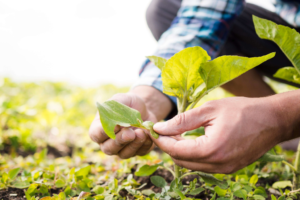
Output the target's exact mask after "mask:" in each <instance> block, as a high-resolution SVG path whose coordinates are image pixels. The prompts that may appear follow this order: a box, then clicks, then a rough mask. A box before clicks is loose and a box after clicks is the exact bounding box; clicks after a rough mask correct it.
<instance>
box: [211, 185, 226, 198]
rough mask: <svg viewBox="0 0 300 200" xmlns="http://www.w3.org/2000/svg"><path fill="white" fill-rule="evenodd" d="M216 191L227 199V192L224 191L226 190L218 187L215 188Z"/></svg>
mask: <svg viewBox="0 0 300 200" xmlns="http://www.w3.org/2000/svg"><path fill="white" fill-rule="evenodd" d="M214 191H215V192H216V193H217V194H218V195H219V196H221V197H225V196H226V193H227V190H224V189H222V188H220V187H219V186H216V187H215V188H214Z"/></svg>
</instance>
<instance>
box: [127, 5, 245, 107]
mask: <svg viewBox="0 0 300 200" xmlns="http://www.w3.org/2000/svg"><path fill="white" fill-rule="evenodd" d="M243 5H244V0H183V1H182V4H181V7H180V9H179V11H178V13H177V16H176V17H175V19H174V20H173V22H172V24H171V26H170V27H169V29H168V30H167V31H166V32H164V33H163V35H162V36H161V38H160V39H159V41H158V47H157V50H156V52H155V53H154V55H156V56H160V57H163V58H166V59H169V58H170V57H171V56H173V55H174V54H175V53H177V52H179V51H181V50H183V49H184V48H187V47H193V46H201V47H202V48H203V49H205V50H206V51H207V52H208V54H209V55H210V56H211V58H212V59H214V58H215V57H216V56H217V54H218V53H219V51H220V50H221V48H222V46H223V45H224V43H225V41H226V39H227V36H228V34H229V30H230V28H231V26H232V24H233V22H234V20H235V18H236V17H237V16H238V15H239V14H240V13H241V12H242V10H243ZM138 85H148V86H153V87H155V88H156V89H158V90H160V91H162V90H163V88H162V81H161V72H160V70H159V69H158V68H157V67H156V66H155V65H154V64H153V63H151V62H150V61H149V60H146V61H145V63H144V64H143V65H142V68H141V70H140V77H139V80H138V81H137V82H136V84H134V86H133V87H135V86H138ZM168 97H169V98H170V99H171V101H172V102H174V103H175V104H176V103H177V102H176V98H175V97H172V96H168Z"/></svg>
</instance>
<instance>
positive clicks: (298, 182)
mask: <svg viewBox="0 0 300 200" xmlns="http://www.w3.org/2000/svg"><path fill="white" fill-rule="evenodd" d="M253 21H254V26H255V30H256V33H257V35H258V36H259V37H260V38H262V39H267V40H271V41H273V42H275V43H276V44H277V45H278V46H279V48H280V49H281V50H282V52H283V53H284V54H285V55H286V57H287V58H288V59H289V60H290V62H291V63H292V65H293V67H291V66H288V67H283V68H281V69H279V70H278V71H277V72H276V73H275V74H274V77H276V78H280V79H283V80H286V81H289V82H292V83H296V84H299V85H300V34H299V33H298V32H297V31H296V30H294V29H291V28H289V27H286V26H282V25H277V24H276V23H274V22H272V21H269V20H266V19H261V18H259V17H256V16H253ZM299 152H300V142H299V144H298V150H297V153H296V160H295V164H294V166H293V165H291V164H290V163H287V162H286V161H283V162H284V163H285V164H286V165H288V166H289V167H290V168H291V169H292V170H293V171H294V179H293V189H294V190H296V189H300V153H299Z"/></svg>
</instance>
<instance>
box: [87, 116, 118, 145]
mask: <svg viewBox="0 0 300 200" xmlns="http://www.w3.org/2000/svg"><path fill="white" fill-rule="evenodd" d="M119 130H120V126H116V127H115V130H114V131H115V133H117V132H118V131H119ZM89 135H90V138H91V139H92V140H93V141H94V142H96V143H98V144H101V143H103V142H104V141H106V140H107V139H109V137H108V136H107V135H106V133H105V132H104V130H103V128H102V125H101V123H100V117H99V114H98V113H97V115H96V117H95V119H94V121H93V122H92V124H91V126H90V129H89Z"/></svg>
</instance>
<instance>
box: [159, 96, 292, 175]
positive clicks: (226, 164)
mask: <svg viewBox="0 0 300 200" xmlns="http://www.w3.org/2000/svg"><path fill="white" fill-rule="evenodd" d="M278 110H280V106H278V104H277V103H276V101H274V100H273V99H272V98H271V97H267V98H244V97H232V98H226V99H221V100H216V101H210V102H207V103H205V104H203V105H202V106H200V107H198V108H195V109H192V110H190V111H187V112H185V113H182V114H180V115H178V116H176V117H174V118H173V119H171V120H169V121H167V122H160V123H157V124H155V125H154V130H155V131H156V132H157V133H159V134H160V137H159V138H158V139H157V140H155V139H154V138H153V140H154V142H155V143H156V145H157V146H158V147H160V148H161V149H162V150H163V151H165V152H167V153H168V154H169V155H170V156H171V157H172V159H173V160H174V162H175V163H176V164H177V165H179V166H182V167H185V168H188V169H191V170H198V171H203V172H209V173H225V174H229V173H233V172H235V171H237V170H239V169H241V168H243V167H245V166H247V165H249V164H250V163H252V162H254V161H255V160H257V159H258V158H260V157H261V156H262V155H263V154H264V153H266V152H267V151H268V150H269V149H271V148H272V147H273V146H275V145H276V144H278V143H279V142H281V141H283V140H285V139H286V138H284V133H285V132H286V131H287V129H286V127H285V126H284V122H285V120H286V118H285V116H282V115H281V114H279V112H278ZM201 126H203V127H205V135H203V136H200V137H198V138H196V139H195V140H191V139H183V138H181V137H178V136H180V134H182V133H184V132H185V131H188V130H193V129H196V128H198V127H201ZM162 135H163V136H162ZM174 136H175V137H174Z"/></svg>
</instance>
